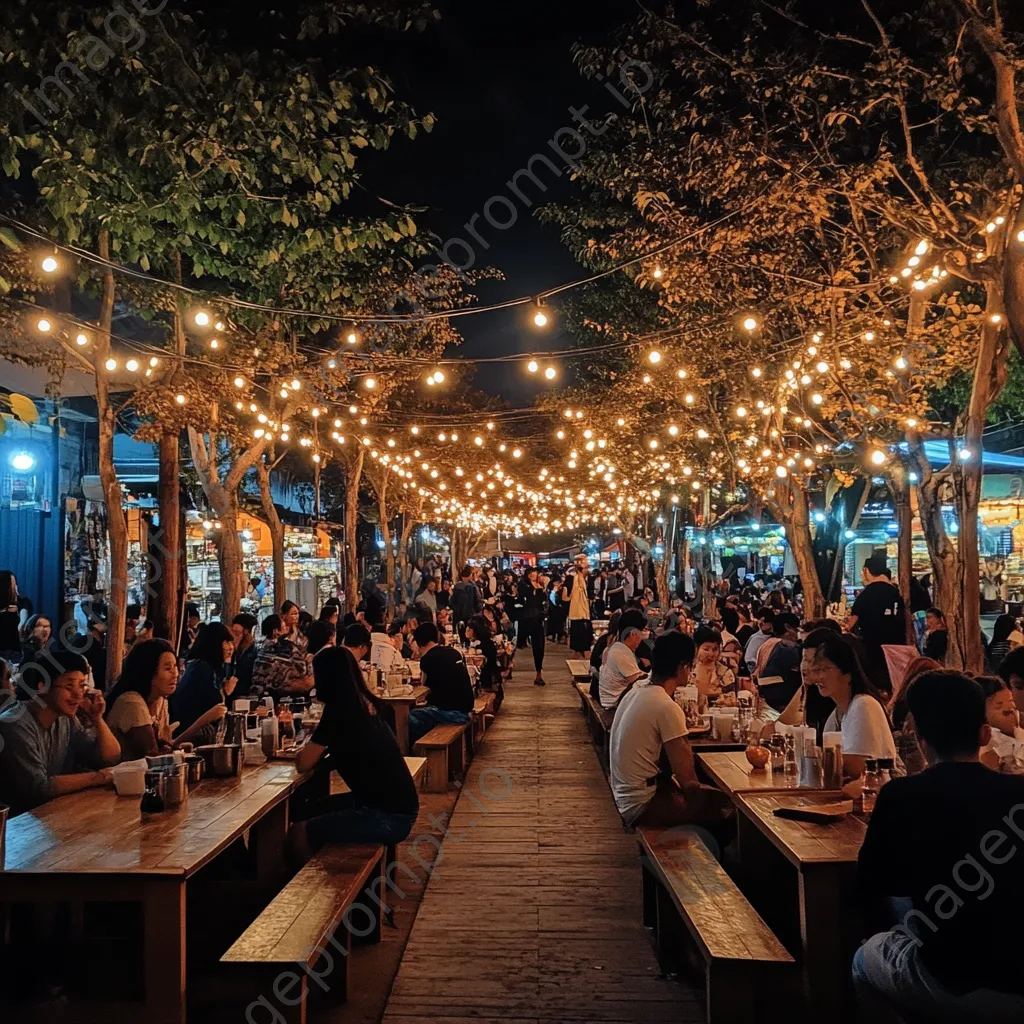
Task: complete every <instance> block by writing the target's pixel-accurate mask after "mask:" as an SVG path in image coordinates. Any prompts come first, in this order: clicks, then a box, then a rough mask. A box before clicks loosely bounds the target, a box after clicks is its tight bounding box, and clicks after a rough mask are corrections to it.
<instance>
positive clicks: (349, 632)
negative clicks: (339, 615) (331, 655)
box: [342, 622, 370, 648]
mask: <svg viewBox="0 0 1024 1024" xmlns="http://www.w3.org/2000/svg"><path fill="white" fill-rule="evenodd" d="M342 643H343V644H344V645H345V646H346V647H352V648H355V647H369V646H370V631H369V630H368V629H367V628H366V627H365V626H364V625H363V624H362V623H361V622H353V623H352V625H351V626H349V627H348V629H346V630H345V635H344V637H342Z"/></svg>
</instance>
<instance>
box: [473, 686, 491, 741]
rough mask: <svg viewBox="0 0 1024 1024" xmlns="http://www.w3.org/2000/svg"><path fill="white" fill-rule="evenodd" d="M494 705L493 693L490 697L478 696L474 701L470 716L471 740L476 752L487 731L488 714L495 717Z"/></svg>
mask: <svg viewBox="0 0 1024 1024" xmlns="http://www.w3.org/2000/svg"><path fill="white" fill-rule="evenodd" d="M493 707H494V695H493V694H491V695H490V696H489V697H477V698H476V700H475V701H473V712H472V715H471V716H470V727H471V728H470V741H471V743H472V746H473V752H474V753H476V748H477V746H479V744H480V741H481V740H482V739H483V738H484V733H485V732H486V731H487V716H488V715H490V717H491V719H492V720H493V719H494V714H493V711H492V709H493Z"/></svg>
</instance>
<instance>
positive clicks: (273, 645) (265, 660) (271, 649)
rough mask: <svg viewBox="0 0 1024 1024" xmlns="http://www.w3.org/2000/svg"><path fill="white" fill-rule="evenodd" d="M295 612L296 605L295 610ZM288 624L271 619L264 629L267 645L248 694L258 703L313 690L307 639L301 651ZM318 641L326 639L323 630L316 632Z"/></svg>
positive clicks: (258, 659) (262, 647) (258, 657)
mask: <svg viewBox="0 0 1024 1024" xmlns="http://www.w3.org/2000/svg"><path fill="white" fill-rule="evenodd" d="M292 608H293V610H294V605H293V606H292ZM286 629H287V623H286V622H285V621H284V619H282V618H281V616H280V615H268V616H267V617H266V618H265V619H264V620H263V622H262V624H261V625H260V632H262V634H263V643H262V644H261V645H260V649H259V651H258V653H257V655H256V660H255V662H254V663H253V668H252V685H251V686H250V687H249V692H248V693H247V694H245V696H247V697H251V698H253V699H255V700H262V699H263V698H264V697H273V698H274V699H275V700H277V699H279V698H280V697H284V696H288V695H290V694H293V693H299V694H304V693H309V691H310V690H311V689H312V688H313V677H312V676H311V675H310V670H309V665H308V663H307V659H306V652H307V650H308V646H309V640H308V638H307V637H303V647H301V648H300V647H298V646H297V645H296V644H295V643H294V642H293V641H291V640H289V639H288V637H287V636H286V635H285V630H286ZM314 638H317V639H319V638H322V633H321V632H320V630H319V629H318V630H314Z"/></svg>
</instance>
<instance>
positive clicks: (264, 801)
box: [0, 758, 424, 1024]
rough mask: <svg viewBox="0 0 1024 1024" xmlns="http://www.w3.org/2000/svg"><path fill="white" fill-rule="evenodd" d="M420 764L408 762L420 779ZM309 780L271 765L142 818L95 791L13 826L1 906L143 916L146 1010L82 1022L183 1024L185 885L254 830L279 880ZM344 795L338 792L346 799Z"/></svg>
mask: <svg viewBox="0 0 1024 1024" xmlns="http://www.w3.org/2000/svg"><path fill="white" fill-rule="evenodd" d="M423 762H424V759H423V758H407V759H406V763H407V764H408V765H409V770H410V772H411V774H412V775H413V778H418V777H419V775H421V774H422V771H423ZM309 778H311V776H302V775H300V774H299V773H298V772H297V771H296V769H295V766H294V764H292V763H290V762H283V761H272V762H270V763H268V764H265V765H259V766H254V767H250V768H244V769H243V770H242V774H241V775H240V776H238V777H235V778H229V779H213V778H209V779H204V780H203V781H202V782H200V783H199V784H198V785H197V786H195V787H194V788H193V789H192V791H191V792H190V794H189V796H188V798H187V800H185V801H184V802H183V803H182V804H180V805H179V806H178V807H176V808H174V809H172V810H168V811H165V812H164V813H162V814H159V815H155V816H153V818H152V819H150V820H147V821H143V820H142V816H141V814H140V813H139V798H138V797H118V796H117V795H116V794H115V793H114V792H113V791H112V790H110V789H88V790H83V791H82V792H80V793H74V794H72V795H70V796H65V797H61V798H59V799H57V800H52V801H50V802H49V803H47V804H44V805H43V806H41V807H38V808H36V810H34V811H31V812H29V813H26V814H21V815H19V816H18V817H16V818H13V819H11V820H10V821H8V823H7V851H6V858H5V863H4V870H2V871H0V904H5V903H53V902H55V901H67V902H70V903H79V902H83V901H88V902H99V903H103V902H110V903H125V902H131V903H140V904H141V905H142V908H143V921H144V927H143V938H142V942H143V946H144V949H143V954H144V955H143V962H144V965H145V966H144V978H143V982H144V990H145V997H144V1002H143V1003H141V1004H140V1003H132V1002H117V1003H111V1002H108V1003H96V1004H94V1003H90V1004H89V1005H88V1006H84V1005H83V1006H77V1005H76V1006H75V1007H74V1008H73V1011H72V1013H71V1015H70V1016H71V1018H73V1019H74V1020H76V1021H79V1020H81V1021H86V1020H88V1021H104V1022H107V1021H110V1020H116V1019H124V1020H136V1019H138V1020H145V1021H146V1024H184V1022H185V1014H186V1002H185V980H186V979H185V964H186V945H187V944H186V914H185V907H186V887H187V885H188V882H189V880H190V879H192V878H193V877H194V876H195V875H196V873H197V872H198V871H199V870H200V869H201V868H203V867H204V866H205V865H207V864H209V863H210V861H212V860H213V859H214V858H215V857H216V856H217V855H218V854H219V853H222V852H223V851H224V850H226V849H227V848H228V847H229V846H230V845H231V844H232V843H234V842H235V841H236V840H238V839H240V838H242V837H243V836H244V835H246V833H248V842H249V848H250V849H251V850H253V851H254V853H255V866H256V879H255V881H256V884H257V885H260V884H263V885H267V886H268V887H269V886H272V885H274V884H275V883H277V882H278V881H279V879H280V876H281V874H282V870H283V865H284V846H285V836H286V833H287V830H288V798H289V797H290V796H291V795H292V794H293V793H294V792H295V790H296V789H297V788H298V786H299V785H300V784H302V783H303V782H305V781H306V780H308V779H309ZM345 789H347V787H345V788H343V789H342V790H340V791H341V792H344V791H345Z"/></svg>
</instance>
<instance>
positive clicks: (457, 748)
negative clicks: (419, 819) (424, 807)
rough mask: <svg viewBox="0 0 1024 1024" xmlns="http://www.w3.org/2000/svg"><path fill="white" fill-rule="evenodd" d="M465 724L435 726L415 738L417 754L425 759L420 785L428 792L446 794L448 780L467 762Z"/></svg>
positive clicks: (466, 729)
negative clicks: (424, 734)
mask: <svg viewBox="0 0 1024 1024" xmlns="http://www.w3.org/2000/svg"><path fill="white" fill-rule="evenodd" d="M468 729H469V726H467V725H435V726H434V728H433V729H431V730H430V732H428V733H427V734H426V736H424V737H422V738H421V739H419V740H417V741H416V748H415V749H416V753H417V754H419V755H421V756H422V757H425V758H426V759H427V776H426V780H425V781H424V783H423V788H424V790H426V792H428V793H447V792H448V780H449V779H450V778H451V776H452V775H456V774H458V773H459V772H461V771H462V770H463V768H464V767H465V764H466V732H467V731H468Z"/></svg>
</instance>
